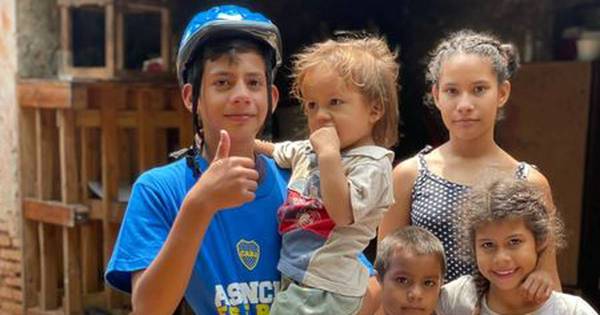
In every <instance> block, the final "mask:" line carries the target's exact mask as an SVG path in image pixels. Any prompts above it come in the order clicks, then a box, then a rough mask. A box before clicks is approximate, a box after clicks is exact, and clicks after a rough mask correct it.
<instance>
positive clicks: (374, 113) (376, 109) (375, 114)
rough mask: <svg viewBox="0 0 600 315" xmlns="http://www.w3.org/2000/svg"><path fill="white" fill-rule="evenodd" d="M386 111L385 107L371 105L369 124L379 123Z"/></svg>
mask: <svg viewBox="0 0 600 315" xmlns="http://www.w3.org/2000/svg"><path fill="white" fill-rule="evenodd" d="M384 112H385V110H384V109H383V105H380V104H377V103H373V104H371V114H370V116H369V122H371V123H372V124H375V123H377V122H378V121H379V120H380V119H381V117H383V113H384Z"/></svg>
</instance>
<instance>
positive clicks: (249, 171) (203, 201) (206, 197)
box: [131, 131, 258, 315]
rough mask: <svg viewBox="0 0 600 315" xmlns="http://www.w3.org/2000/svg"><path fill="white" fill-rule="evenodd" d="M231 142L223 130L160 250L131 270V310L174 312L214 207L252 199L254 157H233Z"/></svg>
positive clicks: (254, 186) (238, 203)
mask: <svg viewBox="0 0 600 315" xmlns="http://www.w3.org/2000/svg"><path fill="white" fill-rule="evenodd" d="M229 147H230V140H229V136H228V134H227V133H226V132H225V131H222V132H221V139H220V141H219V146H218V148H217V153H216V154H215V158H214V160H213V161H212V163H211V165H210V166H209V168H208V169H207V170H206V172H204V174H202V176H201V177H200V179H199V180H198V182H196V184H195V185H194V186H193V187H192V188H191V189H190V191H189V192H188V193H187V195H186V196H185V199H184V201H183V203H182V205H181V208H180V211H179V214H178V215H177V217H176V218H175V221H174V223H173V226H172V227H171V230H170V231H169V235H168V236H167V240H166V241H165V243H164V245H163V246H162V248H161V250H160V251H159V253H158V255H157V256H156V258H155V259H154V261H153V262H152V263H151V264H150V265H149V266H148V268H147V269H145V270H142V271H138V272H136V273H135V274H134V275H133V276H132V296H131V301H132V306H133V314H143V315H146V314H171V313H173V311H174V310H175V308H176V307H177V305H178V304H179V302H180V301H181V298H182V297H183V294H184V292H185V289H186V287H187V285H188V282H189V280H190V276H191V273H192V268H193V266H194V263H195V260H196V257H197V254H198V250H199V248H200V244H201V243H202V239H203V238H204V234H205V233H206V230H207V228H208V225H209V224H210V220H211V219H212V217H213V215H214V213H215V212H217V211H218V209H223V208H229V207H234V206H238V205H240V204H243V203H245V202H249V201H251V200H253V199H254V193H253V192H254V191H256V187H257V183H256V181H257V179H258V173H257V172H256V170H255V169H254V161H252V160H251V159H248V158H243V157H229Z"/></svg>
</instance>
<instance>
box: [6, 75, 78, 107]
mask: <svg viewBox="0 0 600 315" xmlns="http://www.w3.org/2000/svg"><path fill="white" fill-rule="evenodd" d="M17 99H18V102H19V106H21V107H33V108H76V109H80V108H84V107H85V103H86V101H87V90H86V88H85V87H84V85H82V84H78V83H72V82H61V81H50V80H23V81H20V82H19V83H18V85H17Z"/></svg>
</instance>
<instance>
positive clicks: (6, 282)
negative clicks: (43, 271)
mask: <svg viewBox="0 0 600 315" xmlns="http://www.w3.org/2000/svg"><path fill="white" fill-rule="evenodd" d="M16 2H17V1H16V0H3V1H0V126H2V128H0V156H1V157H2V161H1V162H0V314H20V313H21V306H20V304H21V302H22V300H23V294H22V291H21V288H22V283H21V263H20V261H21V251H20V248H21V242H20V236H19V234H20V231H19V227H20V222H19V218H20V208H19V207H20V202H19V201H20V195H19V184H18V183H19V182H20V180H19V168H18V165H19V163H20V162H19V156H18V146H19V138H18V107H17V103H16V94H15V83H16V82H15V78H16V74H17V38H16V37H17V36H16V19H15V16H16V15H15V5H16V4H15V3H16Z"/></svg>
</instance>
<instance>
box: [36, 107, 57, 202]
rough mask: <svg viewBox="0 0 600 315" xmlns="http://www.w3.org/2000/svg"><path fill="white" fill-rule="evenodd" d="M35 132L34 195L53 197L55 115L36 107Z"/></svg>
mask: <svg viewBox="0 0 600 315" xmlns="http://www.w3.org/2000/svg"><path fill="white" fill-rule="evenodd" d="M35 114H36V116H35V125H36V126H35V132H36V139H37V142H36V163H37V165H36V184H37V193H36V197H37V198H39V199H53V197H54V189H53V188H54V187H53V180H54V170H55V168H54V167H55V164H56V159H57V157H56V156H55V149H56V142H57V139H56V137H55V135H56V122H55V117H53V116H51V115H48V114H49V112H47V111H45V110H42V109H37V110H36V112H35Z"/></svg>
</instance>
